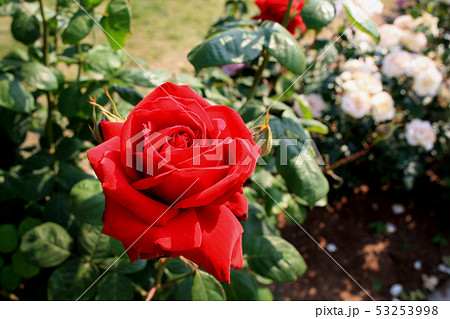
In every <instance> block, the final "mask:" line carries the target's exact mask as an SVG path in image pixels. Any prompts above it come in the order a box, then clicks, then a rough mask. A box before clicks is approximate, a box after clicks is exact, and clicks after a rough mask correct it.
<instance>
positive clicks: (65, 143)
mask: <svg viewBox="0 0 450 319" xmlns="http://www.w3.org/2000/svg"><path fill="white" fill-rule="evenodd" d="M81 146H83V142H82V141H81V140H80V139H78V138H76V137H72V138H64V139H63V140H62V141H60V142H59V143H58V144H57V145H56V150H55V158H56V159H57V160H58V161H70V160H73V159H75V158H77V156H78V154H79V150H80V148H81Z"/></svg>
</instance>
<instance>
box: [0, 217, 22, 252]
mask: <svg viewBox="0 0 450 319" xmlns="http://www.w3.org/2000/svg"><path fill="white" fill-rule="evenodd" d="M17 242H18V238H17V230H16V228H15V227H14V225H12V224H4V225H0V253H10V252H12V251H14V248H16V245H17Z"/></svg>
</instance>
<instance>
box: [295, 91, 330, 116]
mask: <svg viewBox="0 0 450 319" xmlns="http://www.w3.org/2000/svg"><path fill="white" fill-rule="evenodd" d="M301 97H302V98H303V99H305V100H306V102H308V104H309V107H310V109H311V113H312V115H313V117H315V118H320V117H321V116H322V111H323V110H325V109H326V108H327V104H326V103H325V101H324V100H323V98H322V95H320V94H316V93H312V94H308V95H302V96H301Z"/></svg>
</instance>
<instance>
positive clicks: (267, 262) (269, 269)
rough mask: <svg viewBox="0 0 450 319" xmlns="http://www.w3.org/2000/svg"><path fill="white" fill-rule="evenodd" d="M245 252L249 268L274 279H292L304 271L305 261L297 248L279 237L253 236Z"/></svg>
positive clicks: (280, 280)
mask: <svg viewBox="0 0 450 319" xmlns="http://www.w3.org/2000/svg"><path fill="white" fill-rule="evenodd" d="M246 254H247V256H248V264H249V267H250V269H252V270H253V271H254V272H256V273H257V274H259V275H261V276H263V277H267V278H270V279H273V280H275V281H279V282H286V281H293V280H296V279H297V278H298V277H299V276H301V275H302V274H303V273H304V272H305V271H306V263H305V261H304V260H303V258H302V256H301V255H300V254H299V252H298V251H297V249H295V247H294V246H292V245H291V244H290V243H288V242H287V241H285V240H284V239H282V238H280V237H276V236H259V237H255V238H254V239H252V240H251V241H250V243H249V244H248V246H247V249H246Z"/></svg>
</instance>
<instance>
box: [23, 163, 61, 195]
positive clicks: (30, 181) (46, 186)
mask: <svg viewBox="0 0 450 319" xmlns="http://www.w3.org/2000/svg"><path fill="white" fill-rule="evenodd" d="M54 181H55V175H53V172H52V171H50V170H49V169H45V170H43V171H41V172H39V173H30V174H27V175H26V176H25V177H24V179H23V187H22V194H21V196H22V198H23V199H25V200H33V201H39V200H41V199H43V198H44V197H45V196H47V195H49V194H50V193H51V191H52V189H53V185H54Z"/></svg>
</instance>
